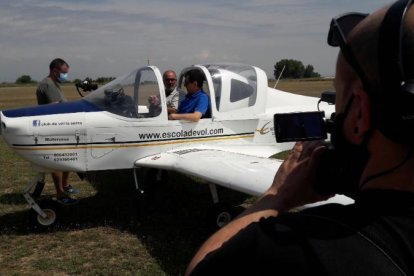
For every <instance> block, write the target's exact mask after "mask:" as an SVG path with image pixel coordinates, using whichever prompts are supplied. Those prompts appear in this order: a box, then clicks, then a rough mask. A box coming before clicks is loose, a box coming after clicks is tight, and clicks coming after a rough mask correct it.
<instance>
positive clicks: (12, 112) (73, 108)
mask: <svg viewBox="0 0 414 276" xmlns="http://www.w3.org/2000/svg"><path fill="white" fill-rule="evenodd" d="M97 111H102V109H100V108H99V107H97V106H95V105H93V104H91V103H89V102H87V101H85V100H78V101H73V102H63V103H53V104H45V105H37V106H30V107H25V108H16V109H9V110H4V111H2V112H3V115H4V116H6V117H9V118H16V117H26V116H38V115H52V114H65V113H77V112H97Z"/></svg>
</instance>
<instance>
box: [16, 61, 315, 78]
mask: <svg viewBox="0 0 414 276" xmlns="http://www.w3.org/2000/svg"><path fill="white" fill-rule="evenodd" d="M273 75H274V77H275V79H278V78H279V77H280V78H281V79H299V78H320V77H321V75H320V74H319V73H318V72H315V69H314V67H313V66H312V65H310V64H308V65H306V66H304V65H303V63H302V62H301V61H299V60H295V59H281V60H280V61H278V62H276V64H275V65H274V71H273ZM86 79H88V80H89V81H91V82H94V83H98V84H103V83H107V82H110V81H112V80H114V79H115V78H114V77H99V78H96V79H95V80H93V79H91V78H89V77H87V78H86ZM81 81H82V80H81V79H74V80H73V81H71V82H72V83H80V82H81ZM36 82H37V81H35V80H33V79H32V78H31V77H30V76H29V75H23V76H20V77H18V78H17V79H16V83H17V84H29V83H36Z"/></svg>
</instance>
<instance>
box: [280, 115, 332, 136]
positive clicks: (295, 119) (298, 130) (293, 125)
mask: <svg viewBox="0 0 414 276" xmlns="http://www.w3.org/2000/svg"><path fill="white" fill-rule="evenodd" d="M324 117H325V114H324V112H323V111H311V112H296V113H276V114H274V118H273V120H274V126H275V135H276V142H278V143H282V142H291V141H310V140H321V139H326V138H327V134H326V127H325V122H324V119H323V118H324Z"/></svg>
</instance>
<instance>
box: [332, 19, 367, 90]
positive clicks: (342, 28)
mask: <svg viewBox="0 0 414 276" xmlns="http://www.w3.org/2000/svg"><path fill="white" fill-rule="evenodd" d="M367 16H368V14H367V13H357V12H352V13H346V14H343V15H339V16H337V17H334V18H333V19H332V21H331V25H330V28H329V33H328V44H329V45H330V46H333V47H338V46H339V47H340V48H341V52H342V55H343V56H344V57H345V59H346V61H347V62H348V63H349V65H351V67H352V68H353V69H354V70H355V72H356V73H357V74H358V76H359V77H360V79H361V81H362V83H363V85H364V88H365V89H366V90H367V91H368V90H369V83H368V78H367V77H366V75H365V73H364V71H363V70H362V67H361V66H360V65H359V63H358V61H357V59H356V57H355V55H354V53H353V51H352V48H351V46H350V45H349V44H348V42H347V38H348V36H349V34H350V32H351V31H352V30H353V29H354V28H355V26H356V25H358V23H360V22H361V21H362V20H363V19H364V18H365V17H367Z"/></svg>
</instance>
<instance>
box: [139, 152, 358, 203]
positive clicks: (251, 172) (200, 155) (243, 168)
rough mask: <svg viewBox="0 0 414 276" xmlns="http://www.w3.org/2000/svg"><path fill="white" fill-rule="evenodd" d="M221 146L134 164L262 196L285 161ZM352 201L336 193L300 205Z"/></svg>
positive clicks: (166, 154)
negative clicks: (229, 149) (169, 171)
mask: <svg viewBox="0 0 414 276" xmlns="http://www.w3.org/2000/svg"><path fill="white" fill-rule="evenodd" d="M219 148H220V147H216V148H203V147H194V148H182V149H179V150H171V151H167V152H163V153H159V154H156V155H152V156H147V157H144V158H141V159H139V160H137V161H135V166H137V167H149V168H158V169H164V170H175V171H178V172H181V173H185V174H188V175H192V176H195V177H198V178H201V179H204V180H207V181H209V182H212V183H214V184H218V185H220V186H223V187H227V188H229V189H232V190H236V191H239V192H243V193H246V194H249V195H253V196H259V195H261V194H263V193H264V192H265V191H266V190H267V189H268V188H269V187H270V185H271V184H272V183H273V178H274V176H275V174H276V172H277V170H278V169H279V166H280V165H281V164H282V162H283V160H279V159H269V158H265V157H260V156H252V155H249V154H248V153H247V154H246V153H238V152H230V151H226V150H223V149H219ZM232 150H236V149H232ZM266 150H267V148H265V150H264V151H263V155H265V154H264V152H265V151H266ZM353 202H354V201H353V200H352V199H351V198H349V197H346V196H344V195H336V196H334V197H332V198H330V199H328V200H326V201H322V202H316V203H312V204H307V205H304V206H302V207H299V208H297V209H298V210H301V209H304V208H309V207H314V206H318V205H322V204H327V203H339V204H344V205H347V204H351V203H353Z"/></svg>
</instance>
